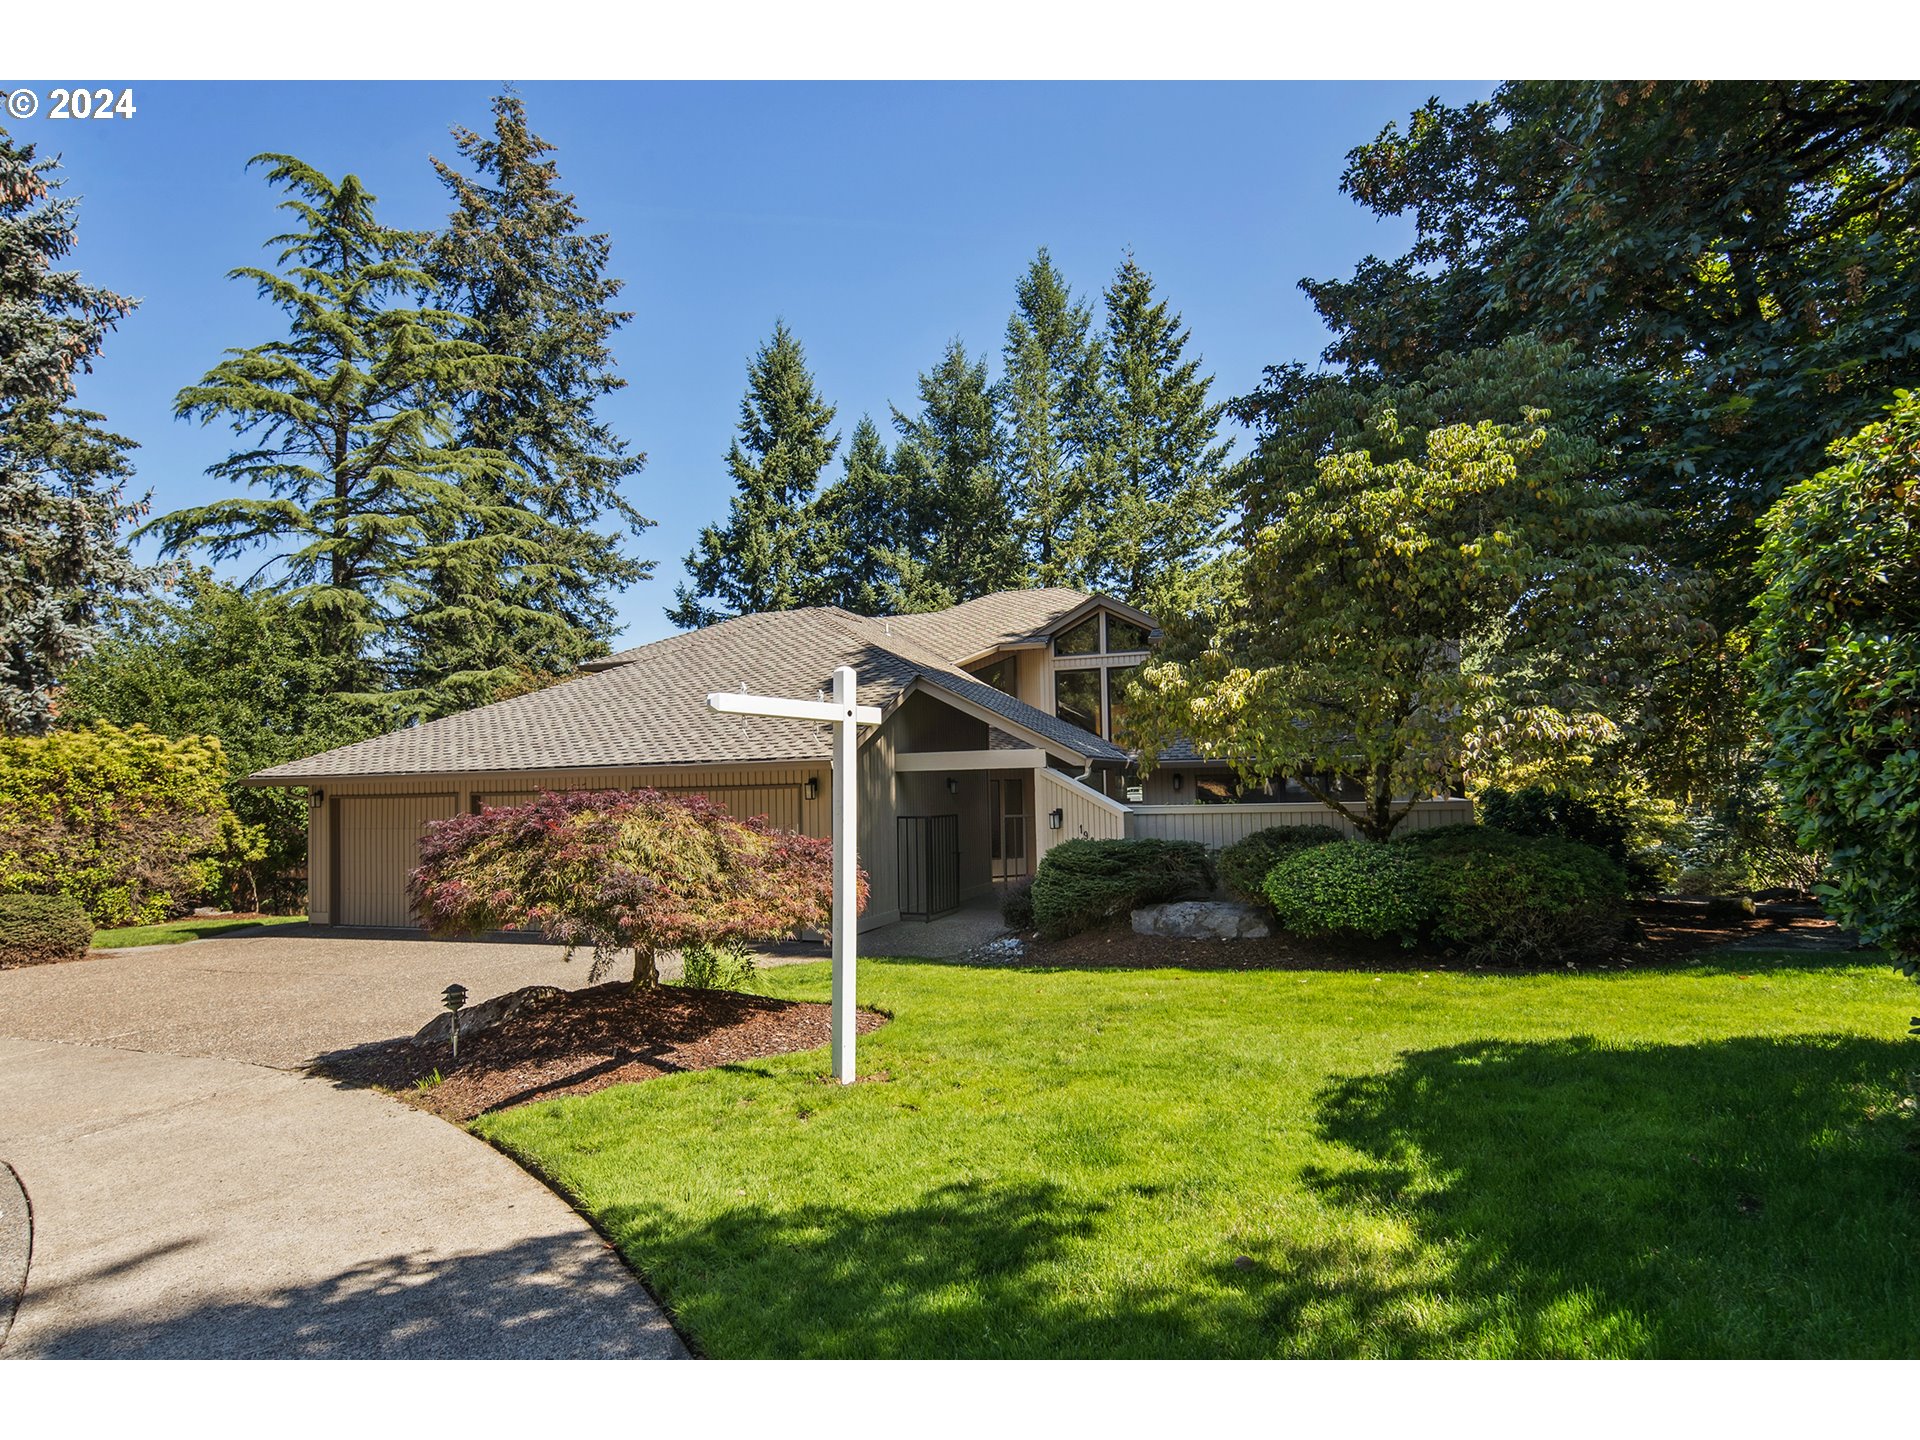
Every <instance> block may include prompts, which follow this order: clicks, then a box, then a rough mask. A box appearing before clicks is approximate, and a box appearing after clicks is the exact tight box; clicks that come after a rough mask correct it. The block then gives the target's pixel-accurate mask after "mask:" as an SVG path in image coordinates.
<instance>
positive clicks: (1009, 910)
mask: <svg viewBox="0 0 1920 1440" xmlns="http://www.w3.org/2000/svg"><path fill="white" fill-rule="evenodd" d="M1000 918H1001V919H1002V920H1004V921H1006V922H1007V924H1008V926H1009V927H1010V928H1012V929H1015V930H1031V929H1033V882H1032V881H1031V880H1023V881H1021V882H1020V883H1019V884H1016V885H1009V886H1008V887H1007V893H1006V894H1005V895H1004V896H1003V897H1001V900H1000Z"/></svg>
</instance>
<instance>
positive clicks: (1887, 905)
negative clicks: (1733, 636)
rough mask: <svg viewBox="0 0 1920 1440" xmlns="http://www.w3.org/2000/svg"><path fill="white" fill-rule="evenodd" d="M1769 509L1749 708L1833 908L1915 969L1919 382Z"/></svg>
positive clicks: (1918, 920)
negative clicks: (1825, 861)
mask: <svg viewBox="0 0 1920 1440" xmlns="http://www.w3.org/2000/svg"><path fill="white" fill-rule="evenodd" d="M1829 453H1830V454H1831V456H1832V458H1833V462H1834V463H1833V464H1832V465H1830V466H1829V467H1828V468H1827V469H1825V470H1822V471H1821V472H1820V473H1819V474H1817V475H1815V476H1814V477H1813V478H1812V479H1810V480H1806V481H1804V482H1802V483H1801V484H1799V485H1796V486H1794V487H1793V488H1792V489H1790V490H1788V491H1787V493H1786V495H1785V496H1784V497H1783V498H1782V499H1781V500H1780V502H1779V503H1778V504H1777V505H1775V506H1774V507H1773V509H1772V510H1770V511H1768V512H1767V515H1766V517H1765V520H1764V522H1763V523H1764V527H1765V530H1766V539H1765V540H1764V541H1763V542H1762V544H1761V547H1760V561H1759V564H1758V566H1757V570H1756V573H1757V574H1758V576H1759V578H1760V579H1761V581H1762V582H1763V583H1764V584H1765V586H1766V589H1765V590H1764V591H1762V592H1761V595H1760V598H1759V602H1758V604H1759V618H1758V619H1757V620H1756V621H1755V623H1754V635H1755V644H1754V648H1753V654H1752V659H1751V664H1752V669H1753V675H1754V679H1755V682H1756V684H1755V696H1754V700H1755V708H1756V710H1757V711H1758V712H1759V715H1760V718H1761V720H1762V722H1763V724H1764V725H1765V726H1766V729H1767V731H1768V732H1769V735H1770V737H1771V738H1772V740H1773V752H1774V753H1773V772H1774V775H1775V777H1776V778H1777V779H1778V781H1779V784H1780V788H1781V790H1782V791H1784V792H1785V795H1786V798H1787V806H1786V809H1787V812H1788V813H1789V814H1791V815H1793V816H1794V817H1795V819H1796V821H1797V822H1798V827H1799V840H1800V844H1801V846H1802V848H1803V849H1805V850H1807V851H1810V852H1814V853H1824V854H1826V855H1828V856H1830V857H1831V859H1830V864H1831V875H1830V877H1829V879H1828V881H1827V883H1825V884H1824V885H1822V887H1821V890H1822V893H1823V894H1824V895H1825V897H1826V899H1827V902H1828V905H1829V907H1830V908H1831V909H1832V911H1833V913H1834V914H1835V915H1836V916H1837V917H1838V918H1839V919H1841V920H1842V921H1844V922H1845V923H1847V924H1850V925H1853V926H1856V927H1857V928H1858V929H1859V931H1860V934H1861V937H1862V938H1863V939H1864V940H1866V941H1867V942H1868V943H1869V944H1874V945H1882V946H1885V947H1886V949H1887V950H1888V952H1889V953H1890V954H1891V956H1892V958H1893V961H1894V963H1895V964H1897V965H1899V966H1900V967H1901V968H1902V969H1903V970H1904V971H1905V972H1906V973H1907V974H1909V975H1911V976H1914V977H1915V978H1916V979H1920V704H1916V703H1915V697H1916V694H1917V693H1920V600H1917V599H1916V597H1917V596H1920V393H1913V392H1909V391H1905V390H1901V391H1896V392H1895V396H1894V403H1893V404H1892V405H1891V406H1889V407H1888V415H1887V418H1886V419H1885V420H1884V421H1881V422H1878V423H1876V424H1872V425H1869V426H1867V427H1866V428H1865V429H1863V430H1862V431H1860V433H1859V434H1857V435H1855V436H1853V437H1852V438H1851V439H1847V440H1842V441H1839V442H1837V443H1835V444H1834V445H1833V447H1832V448H1831V450H1830V452H1829Z"/></svg>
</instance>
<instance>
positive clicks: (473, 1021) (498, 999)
mask: <svg viewBox="0 0 1920 1440" xmlns="http://www.w3.org/2000/svg"><path fill="white" fill-rule="evenodd" d="M566 993H567V992H566V991H564V990H562V989H561V988H560V987H559V986H558V985H523V986H522V987H521V988H520V989H518V990H512V991H509V992H508V993H507V994H505V995H496V996H494V997H493V999H491V1000H482V1001H481V1002H480V1003H479V1004H478V1005H469V1006H467V1008H466V1009H464V1010H462V1011H461V1012H460V1038H461V1039H462V1040H467V1039H471V1038H472V1037H473V1036H475V1035H478V1034H479V1033H480V1032H481V1031H482V1030H487V1029H491V1028H492V1027H493V1026H495V1025H498V1024H499V1023H500V1022H501V1021H502V1020H505V1019H506V1018H507V1017H508V1016H510V1015H517V1014H519V1012H520V1011H522V1010H524V1009H526V1008H527V1007H528V1006H529V1005H538V1004H540V1003H541V1002H543V1001H546V1000H550V999H552V998H553V997H554V996H556V995H564V994H566ZM451 1034H452V1029H451V1027H450V1026H448V1024H447V1016H446V1012H444V1011H443V1012H441V1013H440V1014H438V1015H436V1016H434V1017H433V1019H431V1020H429V1021H428V1022H427V1023H426V1024H424V1025H422V1026H421V1027H420V1028H419V1029H418V1030H417V1031H415V1032H414V1036H413V1043H414V1044H416V1045H444V1044H446V1043H447V1038H448V1036H449V1035H451Z"/></svg>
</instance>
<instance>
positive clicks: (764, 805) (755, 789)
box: [473, 785, 800, 830]
mask: <svg viewBox="0 0 1920 1440" xmlns="http://www.w3.org/2000/svg"><path fill="white" fill-rule="evenodd" d="M661 793H662V794H666V795H704V796H706V797H707V798H708V799H709V800H711V801H713V802H714V804H716V805H718V806H719V807H720V808H721V809H723V810H725V811H726V812H727V813H728V814H729V815H731V816H733V818H734V819H736V820H748V819H751V818H752V817H754V816H755V815H764V816H765V817H766V819H767V823H768V824H769V825H771V826H773V828H774V829H776V830H798V829H799V828H800V787H799V786H798V785H707V786H699V787H695V786H664V787H662V789H661ZM539 795H540V792H539V791H538V790H489V791H485V792H483V793H481V794H478V795H475V796H474V797H473V798H474V801H475V803H476V804H478V805H480V806H482V807H484V806H488V805H525V804H528V803H529V802H531V801H533V800H536V799H538V798H539Z"/></svg>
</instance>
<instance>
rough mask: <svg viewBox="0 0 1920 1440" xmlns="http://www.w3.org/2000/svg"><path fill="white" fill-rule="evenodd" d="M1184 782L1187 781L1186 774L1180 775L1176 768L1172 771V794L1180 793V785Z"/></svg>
mask: <svg viewBox="0 0 1920 1440" xmlns="http://www.w3.org/2000/svg"><path fill="white" fill-rule="evenodd" d="M1186 783H1187V778H1186V776H1184V775H1182V774H1181V773H1180V772H1179V771H1178V770H1176V771H1174V772H1173V793H1174V794H1176V795H1178V794H1179V793H1180V787H1181V786H1182V785H1184V784H1186Z"/></svg>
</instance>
